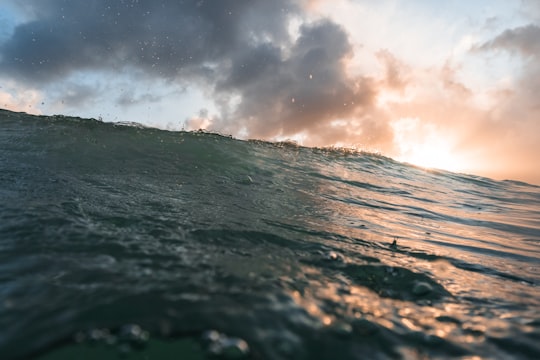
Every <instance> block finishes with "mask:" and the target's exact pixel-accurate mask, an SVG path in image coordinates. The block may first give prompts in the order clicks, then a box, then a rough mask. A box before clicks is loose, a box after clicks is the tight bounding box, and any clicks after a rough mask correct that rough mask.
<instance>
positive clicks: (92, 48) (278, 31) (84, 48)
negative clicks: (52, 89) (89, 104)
mask: <svg viewBox="0 0 540 360" xmlns="http://www.w3.org/2000/svg"><path fill="white" fill-rule="evenodd" d="M24 9H25V11H26V12H27V13H30V14H31V15H32V14H34V16H35V19H34V20H32V21H30V22H27V23H24V24H21V25H19V26H18V27H16V28H15V31H14V34H13V36H12V37H11V38H10V39H9V40H8V41H7V42H5V43H4V44H2V45H1V47H0V54H1V61H0V71H2V72H3V73H9V74H11V75H14V76H16V77H18V78H19V79H24V80H25V81H27V82H29V83H40V82H48V81H51V80H57V79H61V78H63V77H65V76H67V75H69V74H70V73H71V72H73V71H76V70H86V69H106V70H110V71H118V70H120V69H122V68H124V67H129V66H134V67H137V68H141V69H143V70H144V71H146V72H151V73H153V74H158V75H161V76H163V77H169V78H170V77H177V76H181V75H186V74H188V73H189V74H199V75H204V74H206V75H211V69H212V67H210V66H208V65H210V64H212V63H220V62H222V61H224V60H225V59H226V58H227V57H229V56H230V55H231V54H234V53H235V52H236V51H238V49H239V48H242V47H244V46H246V45H249V44H250V43H252V42H257V41H258V40H259V39H262V38H264V39H268V40H270V41H276V42H283V41H284V40H285V39H286V22H287V19H288V17H289V16H291V15H293V14H294V13H295V12H296V11H297V7H296V6H295V5H292V4H290V3H289V1H286V0H278V1H272V2H267V1H263V0H221V1H204V0H199V1H172V0H161V1H155V0H153V1H151V0H124V1H109V0H89V1H65V0H40V1H37V0H33V1H27V2H25V3H24ZM270 19H271V20H270Z"/></svg>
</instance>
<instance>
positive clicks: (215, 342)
mask: <svg viewBox="0 0 540 360" xmlns="http://www.w3.org/2000/svg"><path fill="white" fill-rule="evenodd" d="M202 341H203V343H204V344H205V345H206V350H207V351H208V353H209V354H210V355H212V356H216V357H220V358H223V359H243V358H246V357H247V356H248V355H249V345H248V343H247V342H246V341H245V340H243V339H240V338H234V337H228V336H227V335H225V334H222V333H220V332H218V331H216V330H209V331H206V332H205V333H204V334H203V335H202Z"/></svg>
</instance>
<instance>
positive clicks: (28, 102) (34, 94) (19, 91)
mask: <svg viewBox="0 0 540 360" xmlns="http://www.w3.org/2000/svg"><path fill="white" fill-rule="evenodd" d="M2 84H3V85H2V86H0V107H1V108H4V109H7V110H11V111H21V112H27V113H30V114H37V115H39V114H41V113H40V111H39V110H38V106H37V105H38V104H39V103H41V101H42V99H43V95H42V94H41V93H40V92H39V91H38V90H35V89H32V88H26V87H22V86H18V85H17V84H15V83H13V82H12V81H9V80H7V81H6V80H5V79H3V81H2Z"/></svg>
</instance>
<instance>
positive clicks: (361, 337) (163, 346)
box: [0, 112, 540, 359]
mask: <svg viewBox="0 0 540 360" xmlns="http://www.w3.org/2000/svg"><path fill="white" fill-rule="evenodd" d="M0 116H2V119H1V120H0V126H2V127H3V129H5V130H6V131H2V132H0V146H1V148H2V149H3V151H2V153H1V154H0V170H1V171H0V189H2V190H0V195H1V196H2V197H3V198H4V199H5V201H3V202H1V203H0V220H1V221H0V293H1V294H2V296H3V297H4V303H3V305H4V306H3V307H0V327H1V328H3V329H5V332H3V334H2V336H1V337H0V350H2V353H3V354H7V355H6V356H7V358H12V359H22V358H27V357H28V356H31V355H32V356H35V357H36V358H39V359H42V358H43V359H55V358H62V356H64V358H65V357H66V356H68V357H69V356H71V357H72V358H74V357H77V356H80V357H82V356H96V357H99V356H116V354H117V353H118V352H120V353H125V354H127V356H129V354H139V352H138V351H141V352H142V354H146V355H149V356H150V355H151V354H154V353H155V352H158V351H171V352H175V353H176V354H181V355H185V356H193V357H195V358H197V357H199V358H204V357H205V356H207V354H208V353H209V352H210V353H211V354H212V353H213V354H214V355H215V356H218V357H219V356H222V357H225V358H226V357H227V356H228V355H226V354H228V352H231V353H234V354H237V356H238V357H239V358H252V359H283V358H295V359H308V358H321V359H325V358H328V359H330V358H336V356H337V357H338V358H342V359H355V358H358V356H359V354H370V356H371V357H372V358H381V359H387V358H400V357H405V358H413V359H414V358H421V357H422V356H428V357H430V358H448V357H461V356H480V357H489V358H505V357H508V356H514V357H516V358H524V359H526V358H535V357H536V356H537V355H538V354H540V348H539V346H538V344H537V343H536V342H535V338H536V336H537V334H538V333H539V332H540V322H539V321H538V309H540V302H539V300H538V299H539V298H540V294H539V292H538V289H537V287H536V285H537V284H538V281H539V279H540V278H539V276H538V273H537V271H536V270H535V269H536V265H537V264H538V261H539V260H538V259H539V258H538V256H537V255H538V254H539V252H540V248H539V246H540V230H539V229H540V224H539V223H538V220H537V219H538V218H540V217H539V216H540V209H539V208H538V204H539V203H540V192H539V190H538V189H539V187H536V186H532V185H527V184H526V185H523V184H522V183H519V182H512V181H502V182H499V181H494V180H491V179H485V178H480V177H475V176H472V175H465V174H454V173H450V172H445V171H425V170H424V169H421V168H417V167H413V166H409V165H407V164H403V163H400V162H397V161H394V160H392V159H390V158H386V157H384V156H382V155H377V154H369V153H365V152H361V151H360V152H358V151H351V150H350V149H336V148H307V147H302V146H299V145H298V144H293V143H288V142H274V143H271V142H265V141H260V140H248V141H238V140H236V139H233V138H231V137H229V136H224V135H221V134H214V133H206V132H170V131H163V130H158V129H153V128H146V127H139V126H137V125H134V124H132V123H128V124H110V123H101V122H100V121H99V119H98V120H93V121H92V120H86V119H80V118H69V117H62V116H57V117H33V116H29V115H26V114H14V113H8V112H1V113H0ZM19 120H21V121H19ZM51 328H54V329H55V331H54V332H51V331H50V329H51ZM23 345H24V346H23ZM100 351H101V353H99V352H100ZM66 354H68V355H66ZM92 354H94V355H92ZM95 354H102V355H95ZM103 354H108V355H103Z"/></svg>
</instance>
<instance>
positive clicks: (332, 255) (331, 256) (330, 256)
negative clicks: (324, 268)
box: [325, 251, 344, 262]
mask: <svg viewBox="0 0 540 360" xmlns="http://www.w3.org/2000/svg"><path fill="white" fill-rule="evenodd" d="M325 259H326V260H330V261H337V262H343V261H344V259H343V255H341V254H339V253H337V252H335V251H329V252H327V253H326V254H325Z"/></svg>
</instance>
